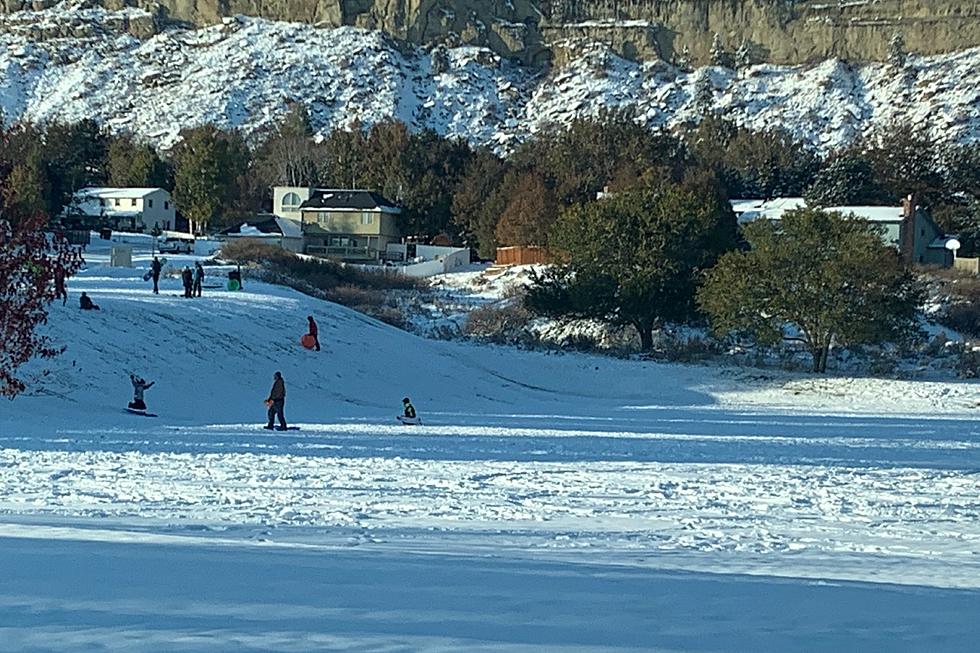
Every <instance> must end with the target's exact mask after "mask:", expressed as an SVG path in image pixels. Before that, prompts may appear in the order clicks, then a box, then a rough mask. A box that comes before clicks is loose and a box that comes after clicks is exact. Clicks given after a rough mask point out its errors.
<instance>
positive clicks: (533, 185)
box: [496, 172, 558, 247]
mask: <svg viewBox="0 0 980 653" xmlns="http://www.w3.org/2000/svg"><path fill="white" fill-rule="evenodd" d="M557 217H558V202H557V200H556V199H555V194H554V192H553V191H552V190H551V189H550V188H548V186H547V184H545V181H544V179H542V178H541V175H539V174H537V173H534V172H525V173H524V174H522V175H521V176H520V177H519V178H518V180H517V183H516V184H514V187H513V191H512V193H511V196H510V201H509V202H508V203H507V208H505V209H504V212H503V214H502V215H501V216H500V222H498V223H497V228H496V237H497V238H496V240H497V242H498V243H500V245H501V246H505V247H507V246H513V245H540V246H544V245H547V244H548V231H549V230H550V229H551V226H552V225H553V224H554V222H555V218H557Z"/></svg>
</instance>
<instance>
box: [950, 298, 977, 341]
mask: <svg viewBox="0 0 980 653" xmlns="http://www.w3.org/2000/svg"><path fill="white" fill-rule="evenodd" d="M941 323H942V324H943V325H944V326H948V327H949V328H950V329H954V330H956V331H959V332H960V333H962V334H964V335H967V336H970V337H972V338H980V303H978V302H964V303H960V304H953V305H952V306H950V307H949V309H948V310H947V311H946V316H945V317H944V318H942V320H941Z"/></svg>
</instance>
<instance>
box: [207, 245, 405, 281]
mask: <svg viewBox="0 0 980 653" xmlns="http://www.w3.org/2000/svg"><path fill="white" fill-rule="evenodd" d="M220 256H221V258H222V259H223V260H225V261H230V262H232V263H238V264H240V265H257V266H260V267H263V268H265V269H267V270H269V271H271V272H273V273H277V274H280V275H286V276H288V277H292V278H294V279H296V280H299V281H303V282H305V283H307V284H309V285H311V286H313V287H314V288H317V289H319V290H333V289H335V288H337V287H338V286H356V287H361V288H375V289H378V290H395V289H404V290H408V289H413V288H417V287H418V282H417V281H416V280H415V279H412V278H410V277H406V276H404V275H401V274H398V272H396V271H394V270H387V269H385V268H379V269H378V270H377V271H373V270H363V269H359V268H356V267H353V266H350V265H345V264H344V263H339V262H337V261H331V260H328V259H316V258H310V257H306V256H299V255H298V254H294V253H292V252H289V251H286V250H284V249H282V248H281V247H276V246H275V245H267V244H265V243H263V242H260V241H258V240H254V239H251V238H243V239H241V240H237V241H235V242H229V243H225V244H224V245H223V246H222V247H221V255H220Z"/></svg>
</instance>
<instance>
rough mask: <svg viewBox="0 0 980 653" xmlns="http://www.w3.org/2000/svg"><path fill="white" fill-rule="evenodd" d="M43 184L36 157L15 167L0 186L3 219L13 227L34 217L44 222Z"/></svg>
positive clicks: (43, 180) (45, 211) (44, 194)
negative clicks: (38, 217)
mask: <svg viewBox="0 0 980 653" xmlns="http://www.w3.org/2000/svg"><path fill="white" fill-rule="evenodd" d="M45 182H46V179H45V177H44V174H43V173H42V171H41V165H40V164H39V163H38V161H37V156H36V155H34V156H31V157H30V158H28V159H27V160H26V161H24V162H23V163H19V164H17V165H15V166H14V167H13V169H12V170H11V171H10V174H9V175H8V176H7V178H6V179H4V180H3V184H2V186H0V197H2V200H3V215H4V217H6V218H7V220H9V221H10V223H12V224H13V225H15V226H16V225H18V224H20V223H21V222H22V221H25V220H29V219H31V218H33V217H34V216H40V218H41V219H43V220H46V219H47V217H48V215H47V202H46V195H47V189H46V188H45Z"/></svg>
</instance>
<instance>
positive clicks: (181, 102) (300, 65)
mask: <svg viewBox="0 0 980 653" xmlns="http://www.w3.org/2000/svg"><path fill="white" fill-rule="evenodd" d="M140 15H141V13H140V12H139V10H135V9H126V10H125V11H124V12H107V11H105V10H103V9H72V8H70V5H69V3H62V4H61V5H59V6H58V7H56V8H54V9H49V10H44V11H39V12H19V13H15V14H11V15H9V16H5V17H4V19H3V22H2V23H0V109H2V111H3V114H4V116H5V118H6V119H7V120H8V121H10V120H21V119H23V120H30V121H50V120H63V121H73V120H79V119H81V118H86V117H92V118H95V119H96V120H98V121H100V122H102V123H104V124H107V125H108V126H109V127H110V128H111V129H113V130H116V131H131V132H134V133H137V134H139V135H141V136H143V137H145V138H147V139H149V140H151V141H153V142H154V143H157V144H160V145H162V146H164V147H168V146H170V145H172V144H173V143H174V140H175V137H176V134H177V132H178V131H179V130H180V129H181V128H183V127H189V126H194V125H197V124H201V123H204V122H208V121H211V122H216V123H217V124H219V125H222V126H228V127H240V128H242V129H243V130H245V132H246V133H248V134H256V133H258V132H260V131H261V130H262V129H264V128H267V127H269V126H270V125H271V124H273V123H274V122H275V121H276V119H277V118H278V117H280V116H281V115H283V113H284V112H285V111H286V109H287V106H288V104H289V103H291V102H301V103H303V104H305V105H306V106H307V107H309V109H310V113H311V116H312V120H313V124H314V127H315V128H316V129H317V130H318V132H319V133H320V134H325V133H328V132H329V131H330V130H332V129H335V128H337V127H343V126H347V125H349V124H350V123H351V122H352V121H354V120H359V121H361V122H362V123H364V124H372V123H374V122H377V121H379V120H383V119H385V118H388V117H395V118H398V119H400V120H403V121H405V122H407V123H408V124H410V125H412V126H413V127H415V128H423V127H429V128H432V129H434V130H436V131H437V132H439V133H441V134H446V135H450V136H456V137H461V138H465V139H467V140H469V141H471V142H474V143H480V144H489V145H492V146H494V147H496V148H498V149H507V148H508V147H511V146H513V145H514V143H515V142H517V141H519V140H521V139H523V138H526V137H527V136H528V135H529V134H531V133H533V132H535V131H536V130H538V129H539V128H540V127H541V126H542V125H544V124H545V123H547V122H552V121H555V122H566V121H568V120H570V119H572V118H573V117H575V116H579V115H586V114H591V113H594V112H596V111H598V110H599V109H600V108H601V107H603V106H618V105H635V106H637V107H638V108H639V111H640V114H641V115H642V116H643V118H644V119H645V120H646V121H647V123H648V124H650V125H652V126H660V125H674V124H677V123H678V122H680V121H683V120H685V119H687V118H690V117H691V116H692V108H691V98H692V97H693V92H694V80H695V78H696V77H697V75H698V74H699V72H697V71H695V72H694V73H691V74H685V73H682V72H679V71H678V70H676V69H674V68H673V67H671V66H668V65H665V64H663V63H658V62H648V63H643V64H640V63H635V62H630V61H626V60H623V59H621V58H619V57H617V56H616V55H614V54H612V53H610V52H609V51H607V50H606V49H604V48H603V47H602V46H599V45H596V46H592V47H587V48H581V49H580V50H579V52H580V54H579V56H578V58H577V59H574V60H573V61H571V62H570V63H569V64H568V65H567V66H566V67H564V68H561V69H556V70H554V71H552V72H550V73H549V74H547V75H540V74H535V73H533V71H529V70H528V69H524V68H521V67H518V66H515V65H513V64H511V63H509V62H507V61H503V60H501V58H500V57H499V56H497V55H495V54H493V53H492V52H490V51H489V50H484V49H479V48H472V47H462V48H456V49H451V50H449V56H448V59H449V66H448V69H447V70H441V66H440V67H436V68H435V69H434V67H433V56H432V55H430V54H429V53H427V52H425V51H423V50H421V49H418V48H407V47H399V46H396V44H395V43H393V42H392V41H391V40H390V39H388V38H386V37H385V36H384V35H382V34H380V33H378V32H370V31H365V30H360V29H355V28H339V29H318V28H315V27H313V26H310V25H300V24H288V23H278V22H271V21H266V20H261V19H254V18H244V17H238V18H233V19H226V21H225V23H224V24H222V25H217V26H212V27H208V28H204V29H200V30H183V29H171V30H169V31H166V32H164V33H162V34H158V35H156V36H153V37H152V38H150V39H148V40H145V41H141V40H139V39H137V38H135V37H133V36H130V35H129V34H127V33H125V32H124V31H121V29H120V28H119V27H118V25H119V24H120V23H121V22H122V21H123V20H124V19H128V18H130V17H132V18H136V17H139V16H140ZM66 24H67V25H71V26H72V27H71V29H72V30H73V31H72V33H73V34H74V33H77V34H80V36H73V37H71V38H46V39H43V40H38V39H37V37H36V35H37V33H38V26H42V27H43V26H48V27H51V26H54V27H55V28H57V27H58V26H63V25H66ZM55 33H57V31H55ZM978 64H980V50H968V51H964V52H960V53H954V54H951V55H945V56H938V57H911V59H910V67H909V69H908V71H905V72H901V71H896V70H895V69H894V68H892V67H890V66H887V65H884V64H868V65H862V66H857V65H850V64H848V63H846V62H842V61H837V60H832V61H827V62H824V63H822V64H819V65H816V66H812V67H803V66H796V67H778V66H768V65H763V66H756V67H754V68H752V69H751V70H749V71H747V73H744V74H739V75H736V74H735V73H732V72H731V71H727V70H724V69H709V70H708V74H709V76H710V78H711V80H712V84H713V86H714V87H715V92H716V104H717V107H718V108H719V109H720V110H722V111H724V112H725V114H726V115H728V116H730V117H732V118H734V119H735V120H737V121H739V122H741V123H744V124H746V125H749V126H751V127H754V128H764V127H767V126H770V125H773V124H779V125H783V126H785V127H786V128H787V129H789V130H790V131H792V132H793V133H794V134H795V135H796V136H798V137H800V138H802V139H805V140H806V141H809V142H811V143H813V144H815V145H817V146H819V147H821V148H831V147H834V146H838V145H840V144H843V143H846V142H848V141H849V140H851V139H853V138H854V137H855V136H856V135H857V134H860V133H861V132H862V131H865V130H867V129H869V128H871V127H873V126H876V125H877V126H881V125H886V124H888V123H889V122H890V121H891V120H892V119H894V118H895V117H898V116H900V117H902V118H903V119H910V120H912V121H914V122H919V123H922V124H923V125H924V126H926V127H927V128H928V129H930V130H931V131H932V133H933V134H934V135H935V136H936V137H938V138H940V139H945V138H952V139H958V140H975V139H977V138H980V122H978V117H980V76H977V75H976V74H974V73H975V70H976V68H977V66H978Z"/></svg>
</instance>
